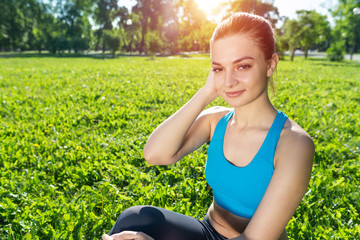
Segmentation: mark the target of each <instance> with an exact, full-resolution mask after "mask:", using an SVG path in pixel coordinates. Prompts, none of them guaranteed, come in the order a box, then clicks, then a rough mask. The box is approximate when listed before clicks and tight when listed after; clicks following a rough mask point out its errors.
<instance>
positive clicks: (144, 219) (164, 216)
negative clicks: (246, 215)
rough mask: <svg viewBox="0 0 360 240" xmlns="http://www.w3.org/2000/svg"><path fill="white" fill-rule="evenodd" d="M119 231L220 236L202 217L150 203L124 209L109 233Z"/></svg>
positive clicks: (219, 239)
mask: <svg viewBox="0 0 360 240" xmlns="http://www.w3.org/2000/svg"><path fill="white" fill-rule="evenodd" d="M122 231H138V232H143V233H145V234H147V235H149V236H151V237H152V238H154V239H155V240H224V239H227V238H226V237H224V236H222V235H220V234H219V233H218V232H217V231H216V230H215V229H214V228H213V227H212V226H211V225H210V223H209V221H208V219H207V218H206V217H205V218H204V220H202V221H200V220H197V219H195V218H192V217H189V216H186V215H182V214H179V213H176V212H172V211H169V210H166V209H163V208H159V207H153V206H136V207H131V208H128V209H126V210H125V211H124V212H122V213H121V214H120V216H119V218H118V219H117V221H116V223H115V225H114V226H113V228H112V229H111V231H110V233H109V235H112V234H115V233H119V232H122Z"/></svg>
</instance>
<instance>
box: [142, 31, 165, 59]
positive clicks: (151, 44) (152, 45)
mask: <svg viewBox="0 0 360 240" xmlns="http://www.w3.org/2000/svg"><path fill="white" fill-rule="evenodd" d="M145 43H146V48H147V50H148V51H149V53H150V54H151V55H153V54H155V53H156V52H161V51H162V50H163V46H164V41H163V39H162V36H161V34H160V32H155V31H151V32H148V33H147V34H146V37H145Z"/></svg>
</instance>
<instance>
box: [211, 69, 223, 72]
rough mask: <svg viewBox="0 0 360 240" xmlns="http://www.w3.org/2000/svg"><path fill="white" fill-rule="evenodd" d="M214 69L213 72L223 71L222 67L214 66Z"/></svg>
mask: <svg viewBox="0 0 360 240" xmlns="http://www.w3.org/2000/svg"><path fill="white" fill-rule="evenodd" d="M212 70H213V72H221V71H222V69H221V68H213V69H212Z"/></svg>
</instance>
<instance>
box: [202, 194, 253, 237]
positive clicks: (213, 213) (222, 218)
mask: <svg viewBox="0 0 360 240" xmlns="http://www.w3.org/2000/svg"><path fill="white" fill-rule="evenodd" d="M206 216H207V218H208V220H209V222H210V224H211V225H212V226H213V228H214V229H215V230H216V231H217V232H218V233H220V234H221V235H223V236H225V237H227V238H234V237H237V236H239V235H240V234H241V233H242V232H244V230H245V228H246V226H247V225H248V224H249V222H250V219H248V218H243V217H240V216H237V215H235V214H233V213H231V212H229V211H227V210H225V209H224V208H222V207H220V206H219V205H218V204H217V203H216V202H215V200H214V201H213V203H212V204H211V206H210V207H209V210H208V212H207V215H206Z"/></svg>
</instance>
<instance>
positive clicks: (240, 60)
mask: <svg viewBox="0 0 360 240" xmlns="http://www.w3.org/2000/svg"><path fill="white" fill-rule="evenodd" d="M248 59H250V60H254V59H255V58H253V57H250V56H245V57H242V58H239V59H236V60H235V61H233V64H234V63H239V62H242V61H244V60H248Z"/></svg>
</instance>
